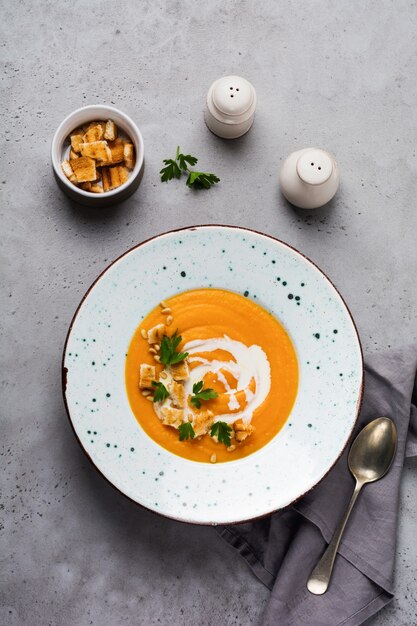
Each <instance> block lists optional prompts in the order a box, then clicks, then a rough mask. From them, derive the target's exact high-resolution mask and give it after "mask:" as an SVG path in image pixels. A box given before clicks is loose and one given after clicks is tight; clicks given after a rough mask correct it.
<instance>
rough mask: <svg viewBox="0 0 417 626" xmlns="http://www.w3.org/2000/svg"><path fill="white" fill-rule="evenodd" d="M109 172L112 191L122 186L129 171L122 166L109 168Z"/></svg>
mask: <svg viewBox="0 0 417 626" xmlns="http://www.w3.org/2000/svg"><path fill="white" fill-rule="evenodd" d="M109 170H110V180H111V188H112V189H116V187H120V185H123V183H125V182H126V181H127V179H128V177H129V170H128V169H127V167H124V166H123V165H115V166H114V167H110V168H109Z"/></svg>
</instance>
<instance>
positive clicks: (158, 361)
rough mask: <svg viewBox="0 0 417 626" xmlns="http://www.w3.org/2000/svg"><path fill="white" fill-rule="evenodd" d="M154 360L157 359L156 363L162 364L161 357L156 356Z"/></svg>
mask: <svg viewBox="0 0 417 626" xmlns="http://www.w3.org/2000/svg"><path fill="white" fill-rule="evenodd" d="M153 358H154V359H155V361H156V362H157V363H160V362H161V359H160V357H159V356H158V355H157V354H155V355H154V357H153Z"/></svg>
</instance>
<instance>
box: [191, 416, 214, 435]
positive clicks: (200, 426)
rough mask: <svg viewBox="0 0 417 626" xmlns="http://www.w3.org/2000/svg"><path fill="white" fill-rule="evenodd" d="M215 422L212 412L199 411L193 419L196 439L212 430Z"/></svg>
mask: <svg viewBox="0 0 417 626" xmlns="http://www.w3.org/2000/svg"><path fill="white" fill-rule="evenodd" d="M213 422H214V415H213V413H212V412H211V411H208V410H203V411H199V412H198V413H197V414H196V415H195V416H194V417H193V428H194V432H195V436H196V437H200V436H201V435H205V434H206V433H208V431H209V430H210V428H211V426H212V424H213Z"/></svg>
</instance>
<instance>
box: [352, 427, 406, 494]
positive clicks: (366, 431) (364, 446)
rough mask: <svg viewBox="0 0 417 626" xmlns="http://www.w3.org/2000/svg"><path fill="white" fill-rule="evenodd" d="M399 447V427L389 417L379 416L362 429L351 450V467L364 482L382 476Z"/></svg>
mask: <svg viewBox="0 0 417 626" xmlns="http://www.w3.org/2000/svg"><path fill="white" fill-rule="evenodd" d="M396 449H397V429H396V427H395V424H394V422H393V421H392V420H390V419H389V418H388V417H378V418H377V419H375V420H373V421H372V422H370V423H369V424H368V425H367V426H365V428H363V429H362V430H361V432H360V433H359V435H358V436H357V437H356V439H355V441H354V442H353V444H352V447H351V449H350V452H349V457H348V464H349V469H350V471H351V472H352V474H353V475H354V477H355V478H356V480H357V481H358V482H360V483H362V484H365V483H371V482H374V481H375V480H379V479H380V478H382V477H383V476H384V475H385V474H386V473H387V471H388V470H389V468H390V466H391V463H392V460H393V458H394V456H395V451H396Z"/></svg>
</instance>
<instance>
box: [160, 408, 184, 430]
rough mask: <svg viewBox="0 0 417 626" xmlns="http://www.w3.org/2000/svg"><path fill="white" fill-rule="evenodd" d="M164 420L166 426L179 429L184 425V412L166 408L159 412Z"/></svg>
mask: <svg viewBox="0 0 417 626" xmlns="http://www.w3.org/2000/svg"><path fill="white" fill-rule="evenodd" d="M159 414H160V416H161V419H162V423H163V424H164V425H165V426H173V427H174V428H178V427H179V426H180V425H181V424H182V420H183V415H184V411H182V410H181V409H174V408H171V407H169V406H164V407H162V408H161V410H160V411H159Z"/></svg>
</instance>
